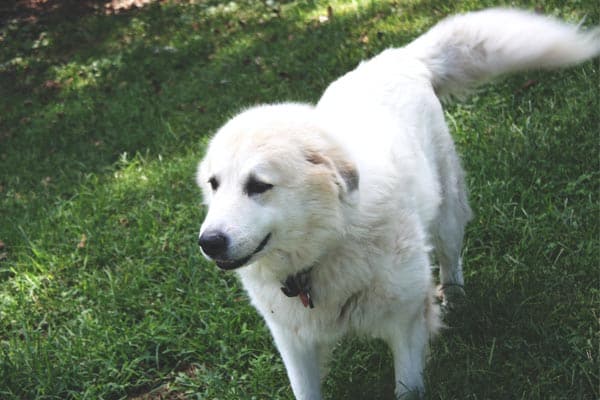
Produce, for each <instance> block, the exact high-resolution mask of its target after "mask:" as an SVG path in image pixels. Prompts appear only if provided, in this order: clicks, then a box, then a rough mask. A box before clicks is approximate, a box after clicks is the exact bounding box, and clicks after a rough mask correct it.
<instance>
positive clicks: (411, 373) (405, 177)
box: [197, 9, 600, 400]
mask: <svg viewBox="0 0 600 400" xmlns="http://www.w3.org/2000/svg"><path fill="white" fill-rule="evenodd" d="M599 53H600V32H599V30H598V29H596V30H594V31H588V32H582V31H580V30H579V29H578V28H577V27H575V26H571V25H567V24H565V23H562V22H559V21H557V20H555V19H550V18H546V17H543V16H539V15H534V14H532V13H528V12H524V11H516V10H507V9H491V10H485V11H480V12H473V13H469V14H465V15H460V16H455V17H451V18H447V19H445V20H443V21H442V22H440V23H439V24H437V25H436V26H435V27H433V28H432V29H431V30H430V31H429V32H427V33H425V34H424V35H423V36H421V37H419V38H417V39H416V40H415V41H413V42H412V43H410V44H408V45H407V46H405V47H403V48H398V49H390V50H386V51H384V52H383V53H381V54H379V55H378V56H376V57H374V58H373V59H371V60H369V61H366V62H363V63H361V64H360V65H359V66H358V67H357V68H356V69H355V70H354V71H352V72H350V73H348V74H346V75H344V76H343V77H341V78H340V79H338V80H336V81H335V82H334V83H332V84H331V85H330V86H329V87H328V88H327V90H326V91H325V93H324V94H323V96H322V98H321V99H320V101H319V102H318V104H317V105H316V106H314V105H307V104H293V103H289V104H276V105H265V106H258V107H254V108H251V109H248V110H246V111H244V112H242V113H241V114H239V115H237V116H236V117H234V118H233V119H231V120H230V121H229V122H227V123H226V124H225V125H224V126H223V127H222V128H221V129H220V130H219V131H218V132H217V134H216V135H215V137H214V138H213V139H212V141H211V143H210V146H209V148H208V152H207V154H206V157H205V158H204V160H203V161H202V162H201V163H200V165H199V168H198V174H197V180H198V183H199V185H200V186H201V188H202V190H203V193H204V199H205V202H206V204H208V205H209V209H208V213H207V215H206V219H205V220H204V223H203V224H202V227H201V231H200V245H201V247H202V248H203V251H204V253H205V255H207V256H208V257H209V258H211V259H213V260H214V261H215V262H216V263H217V265H219V266H220V267H221V268H223V269H236V270H237V272H238V273H239V276H240V277H241V281H242V283H243V285H244V287H245V289H246V290H247V292H248V294H249V296H250V299H251V301H252V304H253V305H254V306H255V307H256V309H257V310H258V311H259V312H260V314H261V315H262V316H263V317H264V319H265V321H266V323H267V325H268V327H269V329H270V330H271V333H272V335H273V338H274V340H275V344H276V345H277V348H278V349H279V352H280V353H281V356H282V358H283V361H284V363H285V367H286V369H287V372H288V376H289V379H290V382H291V386H292V390H293V392H294V394H295V396H296V398H297V399H311V400H314V399H320V398H321V389H320V379H321V378H322V376H323V374H324V370H325V362H326V361H327V358H328V356H329V354H330V352H331V351H332V348H333V346H334V344H335V343H336V342H337V341H338V340H339V339H340V338H341V337H342V336H343V335H344V334H346V333H349V332H352V333H358V334H364V335H368V336H372V337H377V338H382V339H383V340H385V341H386V342H387V343H388V344H389V346H390V348H391V350H392V353H393V357H394V368H395V379H396V394H397V395H398V396H402V395H404V394H407V393H410V392H417V393H419V392H421V391H422V390H423V377H422V373H423V367H424V363H425V358H426V352H427V347H428V341H429V340H430V338H431V337H432V335H433V334H434V333H435V331H436V329H437V328H438V327H439V326H440V322H439V316H438V311H437V308H438V306H437V305H436V303H434V301H433V297H434V293H433V284H432V277H431V270H430V250H434V251H435V254H436V256H437V260H438V261H439V263H440V280H441V284H442V285H444V286H443V287H446V288H451V287H452V288H455V289H456V288H457V287H459V286H460V285H462V284H463V276H462V271H461V263H460V257H459V256H460V251H461V244H462V239H463V232H464V228H465V224H466V223H467V221H468V220H469V217H470V214H471V213H470V210H469V206H468V203H467V195H466V189H465V182H464V176H463V171H462V169H461V166H460V162H459V158H458V156H457V154H456V152H455V149H454V144H453V142H452V139H451V137H450V134H449V132H448V128H447V127H446V123H445V121H444V114H443V112H442V106H441V104H440V101H439V97H440V96H447V95H450V96H452V95H460V94H461V93H462V92H464V91H465V90H466V89H468V88H470V87H472V86H473V85H474V84H477V83H480V82H482V81H485V80H488V79H490V78H493V77H495V76H497V75H500V74H504V73H508V72H514V71H518V70H523V69H530V68H553V67H561V66H568V65H573V64H576V63H579V62H581V61H584V60H586V59H589V58H591V57H595V56H597V55H598V54H599ZM289 279H292V281H294V282H296V281H300V282H301V284H300V286H301V287H300V289H298V290H296V291H294V290H291V289H293V288H290V287H288V286H289V285H288V282H289ZM282 287H287V288H288V292H289V293H288V295H289V296H291V297H288V296H287V295H285V294H284V293H283V292H282ZM295 294H297V296H294V295H295ZM308 297H310V299H308ZM308 300H310V301H308ZM309 302H312V305H314V308H311V307H309V306H308V305H309Z"/></svg>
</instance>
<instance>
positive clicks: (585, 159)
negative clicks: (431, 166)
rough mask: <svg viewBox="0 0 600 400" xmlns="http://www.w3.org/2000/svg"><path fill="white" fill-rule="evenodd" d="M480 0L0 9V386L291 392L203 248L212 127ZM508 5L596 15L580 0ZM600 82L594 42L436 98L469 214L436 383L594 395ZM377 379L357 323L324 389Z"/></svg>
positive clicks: (2, 394) (431, 394) (435, 393)
mask: <svg viewBox="0 0 600 400" xmlns="http://www.w3.org/2000/svg"><path fill="white" fill-rule="evenodd" d="M96 3H100V4H102V2H100V1H98V2H96ZM193 3H196V4H193ZM494 4H495V3H494V2H491V1H481V2H477V1H464V2H460V3H458V2H457V4H455V5H451V4H448V3H447V2H443V1H437V0H422V1H417V0H414V1H390V0H382V1H379V2H370V1H354V2H342V1H337V0H332V1H331V2H321V1H298V2H282V3H278V2H272V3H263V2H254V1H249V0H248V1H238V2H235V3H234V2H231V3H228V4H220V3H219V2H218V1H202V2H200V1H197V2H169V1H166V2H160V3H154V4H152V5H150V6H146V7H144V8H142V9H140V10H130V11H127V12H123V13H121V14H119V15H104V14H102V13H100V12H81V13H78V14H76V15H74V16H73V15H71V16H69V18H66V17H64V16H61V15H60V14H57V13H52V12H49V13H47V14H44V15H42V17H41V18H40V19H39V20H38V21H37V22H35V23H33V22H31V21H24V20H19V19H14V20H7V21H6V22H5V23H4V24H3V25H2V27H1V28H0V42H1V45H0V110H1V112H0V171H2V172H1V173H0V241H1V243H0V398H3V399H64V398H70V399H165V398H166V399H181V398H190V399H192V398H198V399H260V398H274V399H275V398H276V399H291V398H292V394H291V391H290V389H289V386H288V383H287V378H286V375H285V371H284V368H283V365H282V363H281V361H280V359H279V357H278V355H277V353H276V350H275V348H274V346H273V344H272V342H271V339H270V337H269V335H268V333H267V330H266V328H265V327H264V324H263V323H262V321H261V320H260V318H259V317H258V316H257V315H256V313H255V312H254V310H253V309H252V308H251V307H250V306H249V304H248V302H247V301H246V297H245V295H244V293H243V291H242V290H241V289H240V285H239V284H238V283H237V281H236V279H235V277H234V276H233V275H229V274H224V273H222V272H219V271H217V269H216V268H215V267H213V266H211V265H209V264H207V263H206V262H205V261H204V260H203V259H202V257H201V256H200V254H199V251H198V250H197V247H196V244H195V241H196V236H197V230H198V227H199V224H200V222H201V220H202V217H203V209H202V208H201V206H200V194H199V191H198V190H197V189H196V187H195V186H194V183H193V176H194V169H195V164H196V162H197V161H198V159H199V158H200V157H201V155H202V154H203V150H204V145H205V143H206V141H207V138H208V137H209V136H210V134H211V133H212V132H214V131H215V129H216V128H217V127H218V126H219V125H220V124H221V123H223V122H224V121H225V120H226V119H227V117H228V116H230V115H232V114H233V113H234V112H236V111H237V110H239V109H240V108H241V107H244V106H247V105H251V104H255V103H258V102H273V101H281V100H295V101H313V102H314V101H316V100H317V99H318V97H319V95H320V93H321V92H322V91H323V89H324V88H325V87H326V86H327V84H328V83H329V82H330V81H332V80H333V79H335V77H337V76H339V75H340V74H342V73H344V72H345V71H347V70H349V69H351V68H353V67H354V66H355V65H356V64H357V63H358V62H359V61H360V60H361V59H363V58H366V57H370V56H372V55H374V54H376V53H378V52H379V51H381V50H382V49H384V48H386V47H389V46H393V45H399V44H402V43H405V42H407V41H408V40H410V39H411V38H414V37H415V36H417V35H418V34H419V33H421V32H422V31H423V30H424V29H426V28H427V27H429V26H431V25H432V24H433V23H435V21H437V20H439V19H440V18H442V17H443V16H444V15H446V14H449V13H452V12H457V11H465V10H470V9H478V8H482V7H485V6H489V5H494ZM511 4H513V5H519V6H523V7H526V8H534V7H536V8H538V9H541V10H543V11H544V12H546V13H550V14H554V15H557V16H560V17H562V18H566V19H568V20H570V21H574V22H576V21H579V20H580V19H581V18H583V17H584V16H585V15H587V19H586V25H593V24H598V21H599V19H600V18H599V9H598V6H597V4H596V2H595V1H592V0H589V1H587V0H582V1H577V2H575V1H573V2H568V4H565V2H562V1H550V0H548V1H537V2H524V1H514V2H511ZM328 5H331V8H332V10H333V18H330V19H329V20H328V21H323V18H321V19H319V17H320V16H321V17H322V16H326V15H327V6H328ZM101 9H102V8H101ZM599 89H600V84H599V73H598V63H597V61H596V62H589V63H586V64H585V65H583V66H580V67H576V68H573V69H570V70H567V71H560V72H552V73H528V74H525V75H519V76H513V77H511V78H508V79H505V80H502V81H500V82H498V83H496V84H495V85H491V86H487V87H485V88H484V89H482V90H480V91H479V92H477V94H476V95H475V96H473V97H472V98H470V99H469V100H468V101H466V102H463V103H460V104H454V105H450V106H449V107H448V108H447V119H448V121H449V124H450V126H451V128H452V131H453V134H454V136H455V138H456V141H457V145H458V147H459V149H460V152H461V154H462V156H463V160H464V164H465V167H466V170H467V171H468V174H469V186H470V190H471V199H472V205H473V208H474V210H475V213H476V217H475V219H474V220H473V222H472V223H471V225H470V226H469V230H468V234H467V240H466V245H465V251H464V263H465V271H466V281H467V284H466V289H467V292H468V295H469V297H468V300H467V304H466V305H465V307H464V309H463V310H462V311H461V312H460V313H457V314H455V315H452V316H451V317H450V318H449V321H448V325H449V328H448V329H447V330H446V331H445V332H444V333H443V335H442V336H441V337H440V338H439V339H438V340H437V341H436V342H435V343H434V345H433V351H432V358H431V361H430V363H429V366H428V368H427V371H426V380H427V397H428V398H431V399H509V398H510V399H513V398H514V399H597V398H598V397H599V396H600V391H599V374H598V371H599V367H598V365H599V364H598V339H599V337H598V331H599V329H598V328H599V326H598V312H599V311H598V304H599V295H600V290H599V288H600V282H599V277H600V276H599V273H598V261H599V259H600V257H599V251H598V250H599V243H598V238H599V237H600V235H599V233H600V232H599V224H598V217H599V204H600V203H599V199H598V193H600V185H599V183H600V180H599V172H598V171H599V170H600V169H599V168H598V167H599V158H598V154H599V153H598V133H599V128H600V125H599V120H598V109H599V104H598V95H597V94H598V91H599ZM392 377H393V372H392V366H391V359H390V355H389V353H388V351H387V349H386V348H385V346H383V345H382V344H381V343H379V342H369V341H364V340H357V339H349V340H347V341H346V342H345V345H344V346H341V347H340V348H339V349H338V350H337V353H336V359H335V361H334V363H333V369H332V373H331V375H330V377H329V378H328V379H327V381H326V382H325V392H326V398H329V399H340V398H348V399H366V398H369V399H389V398H392V396H393V382H392V381H393V378H392Z"/></svg>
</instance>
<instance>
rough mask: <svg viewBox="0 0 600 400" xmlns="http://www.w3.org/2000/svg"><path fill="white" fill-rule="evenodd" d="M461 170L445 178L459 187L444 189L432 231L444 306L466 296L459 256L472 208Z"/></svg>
mask: <svg viewBox="0 0 600 400" xmlns="http://www.w3.org/2000/svg"><path fill="white" fill-rule="evenodd" d="M461 172H462V171H460V170H459V171H458V174H459V176H453V177H449V178H450V180H447V181H446V182H455V183H456V186H455V187H452V188H448V187H445V188H444V193H443V200H442V204H441V205H440V211H439V215H438V217H437V220H436V221H435V222H434V226H433V232H432V236H433V242H434V246H435V254H436V257H437V260H438V263H439V265H440V284H441V290H442V296H443V305H444V306H446V307H447V306H451V305H452V304H453V303H454V304H455V303H457V302H459V301H460V300H462V298H463V297H464V295H465V292H464V288H463V285H464V278H463V271H462V262H461V257H460V255H461V250H462V245H463V237H464V233H465V226H466V225H467V222H468V221H469V219H470V218H471V210H470V208H469V205H468V200H467V194H466V189H465V185H464V180H463V177H462V173H461ZM452 178H454V179H452Z"/></svg>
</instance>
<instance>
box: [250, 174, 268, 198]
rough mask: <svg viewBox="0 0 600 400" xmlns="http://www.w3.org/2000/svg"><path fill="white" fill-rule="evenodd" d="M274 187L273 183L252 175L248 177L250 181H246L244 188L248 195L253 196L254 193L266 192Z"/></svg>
mask: <svg viewBox="0 0 600 400" xmlns="http://www.w3.org/2000/svg"><path fill="white" fill-rule="evenodd" d="M272 187H273V185H271V184H270V183H266V182H262V181H259V180H258V179H256V178H255V177H250V178H249V179H248V182H246V187H245V188H244V191H245V192H246V194H247V195H248V196H252V195H254V194H260V193H264V192H266V191H267V190H269V189H271V188H272Z"/></svg>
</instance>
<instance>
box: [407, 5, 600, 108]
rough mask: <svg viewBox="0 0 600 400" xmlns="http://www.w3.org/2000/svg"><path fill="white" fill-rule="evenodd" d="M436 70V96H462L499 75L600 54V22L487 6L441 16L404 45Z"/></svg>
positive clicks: (571, 63) (555, 65) (565, 64)
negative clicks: (585, 26)
mask: <svg viewBox="0 0 600 400" xmlns="http://www.w3.org/2000/svg"><path fill="white" fill-rule="evenodd" d="M406 49H407V50H409V51H410V52H411V53H412V54H413V55H414V56H415V57H416V58H417V59H419V60H420V61H422V62H424V63H425V64H426V65H427V67H428V69H429V70H430V71H431V73H432V78H431V80H432V84H433V87H434V89H435V90H436V92H437V94H438V96H442V97H444V96H449V95H450V96H461V95H463V94H465V93H466V92H467V91H468V90H469V89H470V88H473V87H474V86H476V85H477V84H478V83H482V82H485V81H487V80H490V79H492V78H494V77H496V76H498V75H501V74H506V73H509V72H515V71H520V70H527V69H534V68H557V67H565V66H569V65H574V64H577V63H579V62H582V61H585V60H587V59H590V58H593V57H596V56H598V55H600V27H597V28H595V29H592V30H589V31H582V30H581V29H580V28H579V26H575V25H569V24H567V23H564V22H562V21H559V20H557V19H554V18H549V17H545V16H541V15H536V14H533V13H530V12H526V11H521V10H511V9H489V10H484V11H478V12H473V13H468V14H463V15H457V16H453V17H449V18H447V19H445V20H442V21H441V22H440V23H438V24H437V25H435V26H434V27H433V28H432V29H431V30H429V31H428V32H427V33H425V34H424V35H423V36H421V37H419V38H417V39H416V40H415V41H414V42H412V43H411V44H409V45H408V46H407V47H406Z"/></svg>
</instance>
